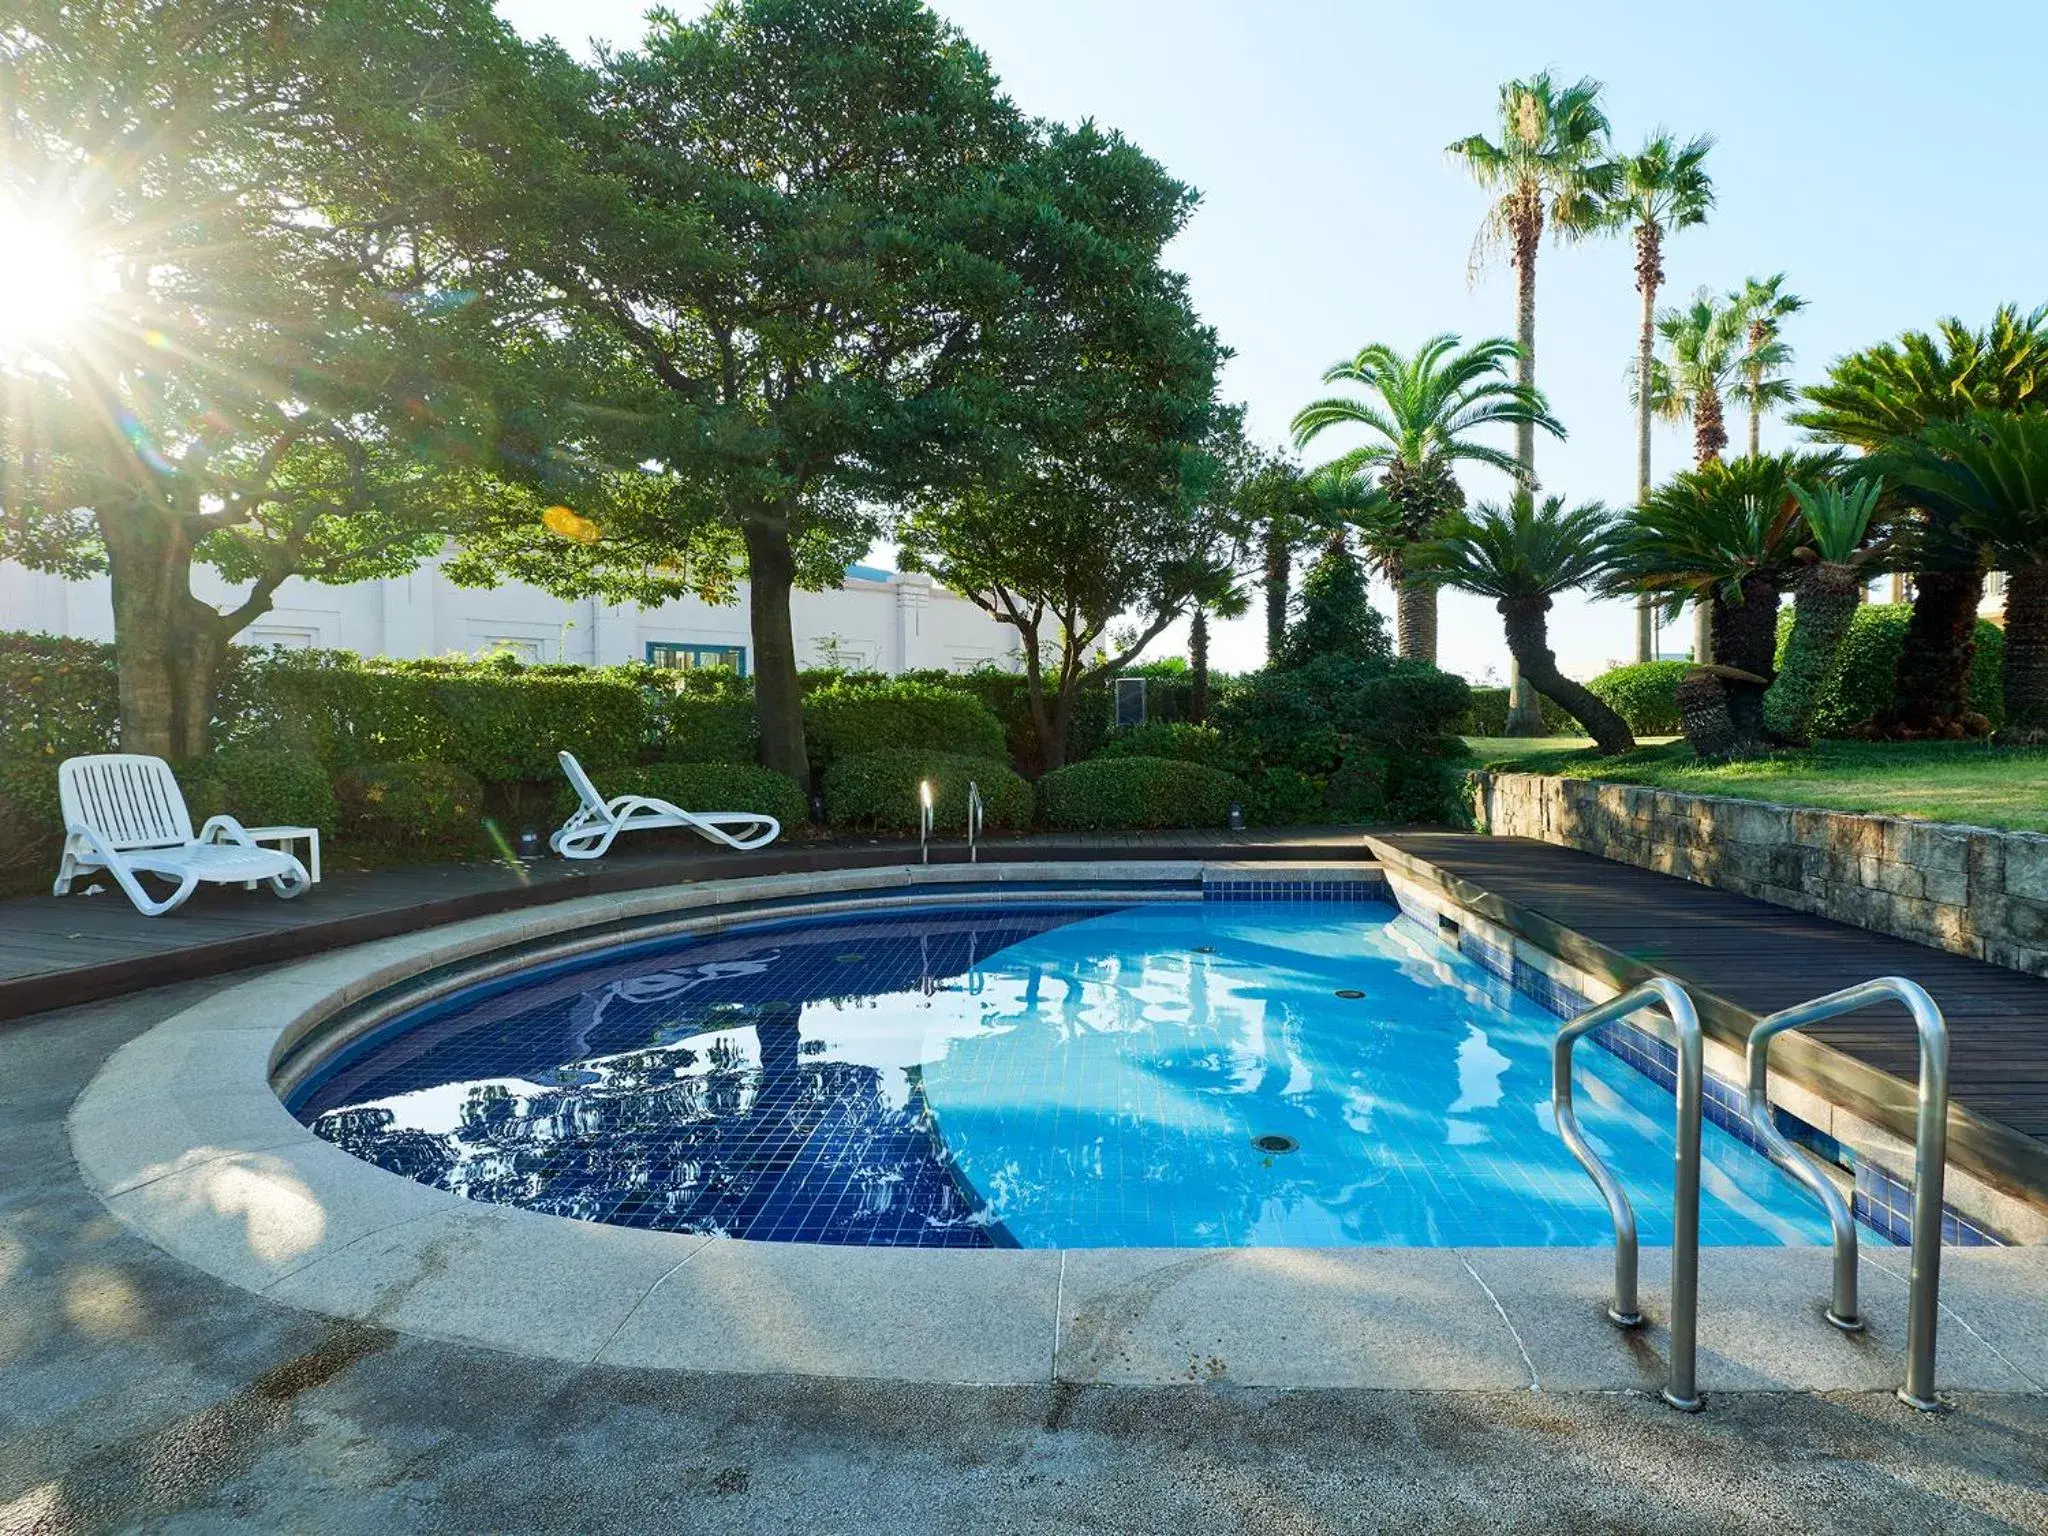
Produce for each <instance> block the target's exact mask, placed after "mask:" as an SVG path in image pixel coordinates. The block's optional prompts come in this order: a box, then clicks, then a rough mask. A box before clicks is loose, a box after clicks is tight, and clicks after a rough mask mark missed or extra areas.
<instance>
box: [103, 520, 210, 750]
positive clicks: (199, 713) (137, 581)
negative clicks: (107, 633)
mask: <svg viewBox="0 0 2048 1536" xmlns="http://www.w3.org/2000/svg"><path fill="white" fill-rule="evenodd" d="M98 524H99V530H100V538H101V541H102V543H103V544H104V545H105V547H106V551H107V571H108V576H109V585H110V587H111V589H112V598H113V607H114V658H115V669H116V674H117V678H118V686H119V690H120V700H121V743H120V745H121V750H122V751H123V752H140V753H144V754H147V755H148V756H151V757H161V758H166V759H168V760H169V761H171V762H183V761H185V760H187V759H189V758H195V757H204V756H206V754H207V753H208V752H209V751H211V750H212V744H213V707H214V698H215V694H216V692H217V690H218V687H219V675H220V657H221V653H222V652H223V650H224V649H225V648H226V636H225V634H224V633H223V632H222V628H223V627H222V624H221V617H220V615H219V614H218V613H217V612H215V611H214V609H213V608H212V607H210V606H209V605H208V604H206V603H202V602H200V601H199V599H197V598H196V597H194V596H193V595H192V545H191V541H190V540H189V539H188V538H187V536H186V534H185V530H184V527H183V525H182V524H181V523H179V522H178V521H176V520H175V519H170V518H160V517H154V516H151V515H149V514H147V513H144V514H142V515H140V516H133V515H124V514H120V513H116V514H112V515H107V514H102V515H100V516H99V518H98Z"/></svg>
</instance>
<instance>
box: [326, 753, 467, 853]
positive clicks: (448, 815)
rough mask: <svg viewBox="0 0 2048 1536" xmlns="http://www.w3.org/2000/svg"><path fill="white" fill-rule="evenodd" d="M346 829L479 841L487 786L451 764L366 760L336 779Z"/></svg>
mask: <svg viewBox="0 0 2048 1536" xmlns="http://www.w3.org/2000/svg"><path fill="white" fill-rule="evenodd" d="M334 795H335V799H336V801H337V802H338V804H339V808H340V819H341V824H342V828H343V830H344V831H346V832H349V833H352V834H353V835H355V836H357V837H360V838H362V839H364V840H365V841H367V842H373V843H385V844H390V845H403V846H436V845H438V846H447V845H454V844H465V843H469V842H472V841H474V839H475V838H476V836H477V830H478V827H479V826H480V824H481V822H482V820H483V804H484V795H483V786H482V785H480V784H478V783H477V781H476V776H475V775H474V774H471V773H469V772H467V771H465V770H464V769H461V768H458V767H456V766H455V765H454V764H452V763H411V762H408V763H364V764H361V765H359V766H357V767H354V768H350V769H348V770H346V771H345V772H343V773H342V774H341V776H340V777H339V778H337V779H336V780H335V783H334Z"/></svg>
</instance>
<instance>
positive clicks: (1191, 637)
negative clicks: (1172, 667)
mask: <svg viewBox="0 0 2048 1536" xmlns="http://www.w3.org/2000/svg"><path fill="white" fill-rule="evenodd" d="M1188 672H1189V674H1190V675H1189V678H1188V719H1189V720H1190V721H1191V722H1192V723H1194V724H1195V725H1201V724H1204V723H1205V722H1206V721H1207V720H1208V718H1209V613H1208V610H1207V609H1205V608H1204V607H1203V606H1202V605H1201V604H1200V603H1197V604H1195V611H1194V613H1193V614H1192V615H1191V616H1190V617H1189V619H1188Z"/></svg>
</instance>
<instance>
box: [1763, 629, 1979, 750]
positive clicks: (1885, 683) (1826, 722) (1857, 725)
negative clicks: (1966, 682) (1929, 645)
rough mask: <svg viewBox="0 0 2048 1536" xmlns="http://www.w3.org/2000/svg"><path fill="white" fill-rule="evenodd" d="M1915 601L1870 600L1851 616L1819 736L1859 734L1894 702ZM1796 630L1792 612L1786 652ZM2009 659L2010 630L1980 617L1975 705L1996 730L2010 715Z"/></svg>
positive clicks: (1819, 712)
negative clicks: (2007, 706)
mask: <svg viewBox="0 0 2048 1536" xmlns="http://www.w3.org/2000/svg"><path fill="white" fill-rule="evenodd" d="M1912 612H1913V609H1912V605H1911V604H1909V603H1866V604H1864V605H1863V606H1862V607H1860V608H1858V609H1857V610H1856V617H1855V618H1853V619H1851V620H1850V621H1849V634H1848V637H1847V638H1846V639H1845V640H1843V642H1842V649H1841V653H1840V655H1839V656H1837V658H1836V660H1835V665H1834V668H1833V670H1832V671H1831V672H1830V673H1829V674H1828V678H1827V681H1826V682H1824V683H1823V684H1822V685H1821V690H1820V702H1819V704H1818V706H1817V707H1816V708H1815V710H1814V715H1813V732H1814V734H1815V735H1816V736H1853V735H1855V734H1856V733H1857V732H1858V731H1860V730H1861V729H1862V728H1863V727H1865V726H1867V725H1869V724H1870V723H1871V721H1872V720H1873V719H1874V718H1875V717H1876V715H1877V712H1878V711H1879V710H1880V709H1882V708H1884V707H1885V706H1886V705H1888V704H1890V703H1891V700H1892V682H1893V677H1894V669H1895V668H1896V667H1897V666H1898V662H1899V652H1900V651H1901V650H1903V649H1904V648H1905V644H1906V622H1907V620H1908V619H1910V618H1911V617H1912ZM1791 633H1792V615H1791V614H1790V613H1786V614H1782V615H1780V617H1779V620H1778V650H1779V653H1780V654H1783V652H1784V648H1785V642H1786V640H1787V639H1788V638H1790V636H1791ZM2004 663H2005V631H2004V630H2002V629H2000V628H1999V627H1998V626H1997V625H1996V624H1993V623H1992V622H1991V621H1990V620H1989V619H1979V620H1978V621H1977V649H1976V654H1975V655H1974V656H1973V657H1972V658H1971V661H1970V687H1969V698H1970V708H1972V709H1974V710H1975V711H1976V712H1977V713H1978V714H1980V715H1982V716H1984V718H1985V719H1987V720H1989V721H1990V722H1991V724H1992V726H1993V728H1994V729H1995V728H1996V727H1998V726H1999V725H2001V724H2003V723H2004V720H2005V695H2004V688H2003V682H2002V679H2001V672H2002V670H2003V667H2004Z"/></svg>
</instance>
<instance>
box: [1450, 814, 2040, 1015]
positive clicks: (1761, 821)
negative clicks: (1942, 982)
mask: <svg viewBox="0 0 2048 1536" xmlns="http://www.w3.org/2000/svg"><path fill="white" fill-rule="evenodd" d="M1472 779H1473V787H1474V800H1475V804H1476V811H1477V817H1478V823H1479V828H1480V830H1481V831H1483V832H1491V833H1494V834H1496V835H1497V836H1502V837H1529V838H1535V839H1538V840H1540V841H1542V842H1546V843H1556V844H1558V845H1560V846H1562V847H1566V848H1577V849H1580V850H1582V851H1584V852H1587V853H1597V854H1600V855H1602V856H1604V857H1606V858H1610V859H1615V860H1618V861H1620V862H1621V863H1624V864H1634V865H1636V866H1638V867H1639V868H1642V869H1654V870H1656V871H1658V872H1659V873H1660V874H1667V875H1677V876H1679V877H1681V878H1682V879H1686V880H1694V881H1698V882H1699V883H1700V884H1702V885H1712V886H1717V887H1719V888H1720V889H1722V890H1724V891H1736V892H1739V893H1740V894H1742V895H1744V896H1754V897H1756V898H1758V899H1759V900H1762V901H1769V902H1775V903H1776V904H1777V905H1779V906H1781V907H1790V908H1792V909H1793V910H1795V911H1798V912H1811V913H1815V914H1817V915H1819V916H1822V917H1831V918H1834V919H1835V920H1837V921H1838V922H1844V923H1854V924H1856V925H1857V926H1858V927H1862V928H1869V929H1872V930H1874V931H1876V932H1878V933H1888V934H1892V935H1894V936H1895V937H1897V938H1902V939H1911V940H1913V941H1914V942H1916V943H1920V944H1926V945H1928V946H1930V947H1932V948H1935V949H1946V950H1949V951H1951V952H1952V953H1955V954H1959V955H1969V956H1972V957H1973V958H1975V959H1979V960H1988V961H1990V962H1992V963H1993V964H1994V965H2003V966H2009V967H2011V968H2012V969H2014V970H2018V971H2026V972H2028V973H2030V974H2032V975H2035V976H2048V837H2044V836H2040V835H2037V834H2034V833H2028V832H2000V831H1995V830H1993V829H1990V828H1986V827H1967V826H1959V825H1955V824H1952V823H1947V822H1929V821H1906V820H1902V819H1900V818H1898V817H1895V816H1856V815H1850V814H1848V813H1846V812H1841V811H1821V810H1812V809H1809V808H1806V807H1803V806H1788V805H1770V804H1766V803H1764V802H1762V801H1757V800H1730V799H1725V798H1723V797H1721V796H1718V795H1688V794H1680V793H1677V792H1674V791H1672V790H1667V789H1645V788H1642V787H1640V786H1637V785H1632V784H1604V783H1599V782H1596V781H1594V780H1591V779H1563V778H1547V777H1541V776H1538V775H1535V774H1526V773H1475V774H1473V775H1472Z"/></svg>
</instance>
